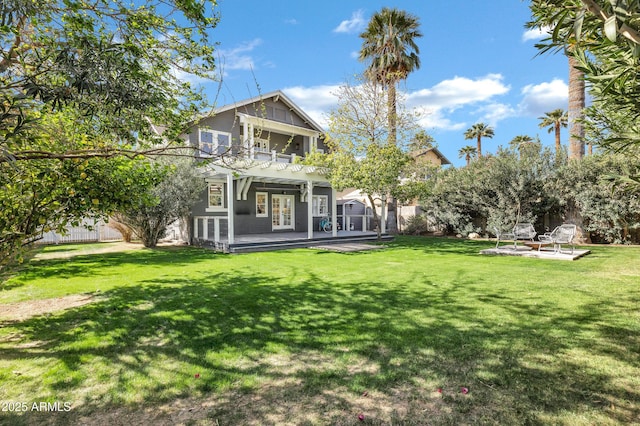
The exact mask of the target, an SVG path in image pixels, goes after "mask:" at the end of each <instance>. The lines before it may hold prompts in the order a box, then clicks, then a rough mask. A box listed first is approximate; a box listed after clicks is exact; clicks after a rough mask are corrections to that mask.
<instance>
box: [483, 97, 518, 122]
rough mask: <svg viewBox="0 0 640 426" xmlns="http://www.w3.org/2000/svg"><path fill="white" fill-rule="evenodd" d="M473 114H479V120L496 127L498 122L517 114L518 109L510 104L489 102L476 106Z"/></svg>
mask: <svg viewBox="0 0 640 426" xmlns="http://www.w3.org/2000/svg"><path fill="white" fill-rule="evenodd" d="M474 114H479V115H481V117H482V118H481V119H480V120H479V121H481V122H483V123H487V124H489V125H490V126H492V127H497V126H498V122H500V121H502V120H504V119H506V118H509V117H514V116H516V115H518V111H517V110H516V109H514V108H513V107H512V106H511V105H507V104H502V103H498V102H491V103H489V104H487V105H483V106H481V107H480V108H478V109H477V110H476V111H474Z"/></svg>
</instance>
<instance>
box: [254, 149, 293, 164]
mask: <svg viewBox="0 0 640 426" xmlns="http://www.w3.org/2000/svg"><path fill="white" fill-rule="evenodd" d="M295 158H296V154H281V153H279V152H278V151H276V150H271V151H270V152H265V151H255V152H254V153H253V159H254V160H260V161H272V162H274V163H293V162H295Z"/></svg>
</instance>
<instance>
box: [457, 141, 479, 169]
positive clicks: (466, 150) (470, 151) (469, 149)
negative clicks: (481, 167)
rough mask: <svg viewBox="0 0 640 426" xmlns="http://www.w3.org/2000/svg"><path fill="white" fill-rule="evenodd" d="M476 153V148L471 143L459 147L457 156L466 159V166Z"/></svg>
mask: <svg viewBox="0 0 640 426" xmlns="http://www.w3.org/2000/svg"><path fill="white" fill-rule="evenodd" d="M477 153H478V150H477V149H476V148H475V147H473V146H471V145H467V146H463V147H462V148H460V151H458V158H462V157H464V159H465V160H467V166H468V165H469V164H471V158H473V157H475V156H476V154H477Z"/></svg>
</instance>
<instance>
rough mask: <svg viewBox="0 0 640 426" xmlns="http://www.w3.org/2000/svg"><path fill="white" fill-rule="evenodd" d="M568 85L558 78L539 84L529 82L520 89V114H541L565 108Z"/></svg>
mask: <svg viewBox="0 0 640 426" xmlns="http://www.w3.org/2000/svg"><path fill="white" fill-rule="evenodd" d="M568 97H569V87H568V86H567V84H566V83H565V82H564V81H562V80H560V79H559V78H556V79H553V80H552V81H550V82H544V83H540V84H529V85H527V86H525V87H524V88H523V89H522V102H520V104H519V105H518V107H519V109H520V110H521V112H522V114H524V115H530V116H536V117H538V116H541V115H543V114H544V113H545V112H549V111H553V110H554V109H558V108H562V109H566V108H567V105H568Z"/></svg>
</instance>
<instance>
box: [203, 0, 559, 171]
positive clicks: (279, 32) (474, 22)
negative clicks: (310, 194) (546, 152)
mask: <svg viewBox="0 0 640 426" xmlns="http://www.w3.org/2000/svg"><path fill="white" fill-rule="evenodd" d="M384 6H387V7H396V8H399V9H402V10H406V11H407V12H410V13H412V14H414V15H416V16H418V18H419V19H420V24H421V27H420V28H421V31H422V33H423V34H424V37H422V38H421V39H419V40H418V45H419V47H420V60H421V67H420V69H419V70H417V71H416V72H414V73H413V74H411V75H410V76H409V78H408V79H407V81H406V82H404V83H402V85H401V90H403V91H404V92H405V93H406V102H407V106H408V107H410V108H418V109H419V110H420V111H422V112H423V116H422V119H421V122H420V124H421V126H422V127H423V128H424V129H425V130H426V131H427V132H428V133H429V134H431V135H432V136H433V137H434V138H435V140H436V143H437V144H438V148H439V149H440V151H442V152H443V153H444V155H445V156H446V157H447V158H448V159H449V160H450V161H451V162H453V163H454V165H457V166H459V165H462V164H464V160H463V159H460V158H458V150H459V149H460V148H461V147H463V146H465V145H475V142H474V141H469V140H465V139H464V136H463V134H464V131H465V130H466V129H468V128H469V127H471V125H472V124H474V123H477V122H480V121H482V122H485V123H489V124H490V125H491V126H493V127H494V129H495V136H494V138H493V139H483V152H495V151H496V150H497V147H498V146H499V145H503V146H506V145H508V143H509V141H510V140H511V139H513V137H515V136H517V135H523V134H526V135H529V136H531V137H535V136H537V135H539V137H540V139H541V141H542V142H543V144H545V145H553V143H554V137H553V134H549V133H547V131H546V129H540V128H539V127H538V123H539V120H538V117H540V116H542V115H543V114H544V113H545V112H548V111H551V110H554V109H556V108H563V109H565V110H566V109H567V76H568V70H567V60H566V58H565V57H564V56H563V55H560V54H556V55H551V54H545V55H538V54H537V53H538V52H537V50H536V49H535V47H534V44H535V41H536V38H539V36H536V35H535V34H530V33H528V32H527V30H526V29H525V28H524V24H525V22H526V21H527V20H528V19H529V17H530V14H529V9H528V2H527V1H521V0H491V1H480V0H460V1H457V2H444V1H438V0H425V1H395V2H393V3H384V2H379V1H375V0H368V1H367V0H342V1H337V0H325V1H323V2H318V1H289V0H287V1H282V0H281V1H278V2H266V1H254V0H250V1H238V0H219V2H218V6H217V11H218V12H219V13H220V17H221V21H220V23H219V24H218V26H217V27H216V28H215V29H214V30H213V32H212V35H213V40H215V41H217V42H219V46H218V50H217V55H218V63H219V66H220V71H221V73H222V74H223V76H224V77H223V83H222V86H221V87H220V88H219V90H218V88H217V87H216V85H214V84H207V85H206V86H205V88H206V92H207V94H208V96H209V97H210V99H211V100H213V99H214V98H215V99H216V104H217V106H222V105H225V104H228V103H232V102H235V101H239V100H242V99H245V98H248V97H253V96H257V95H258V94H259V93H267V92H270V91H273V90H278V89H280V90H283V91H284V92H285V93H286V94H287V95H288V96H289V97H290V98H291V99H292V100H293V101H294V102H295V103H296V104H298V105H299V106H300V107H301V108H302V109H304V110H305V111H306V112H307V113H308V114H309V115H311V116H312V117H313V118H314V119H315V120H316V121H317V122H318V123H320V124H321V125H324V124H325V123H326V113H327V112H328V111H329V110H330V109H331V108H332V107H334V106H335V105H336V98H335V96H334V95H333V93H335V91H336V89H337V87H339V86H340V85H341V84H344V83H345V81H347V80H348V79H350V78H352V76H354V75H356V74H361V73H362V71H363V70H364V67H365V64H363V63H361V62H359V61H358V59H357V52H358V51H359V49H360V47H361V44H362V40H361V39H360V37H359V34H360V33H361V32H362V30H363V29H364V28H365V26H366V24H367V22H368V21H369V19H370V17H371V15H372V14H373V13H375V12H376V11H379V10H380V9H381V8H382V7H384ZM562 139H563V143H566V140H567V132H566V129H563V135H562Z"/></svg>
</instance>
